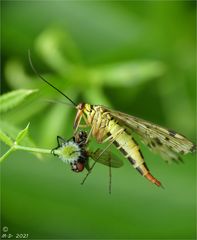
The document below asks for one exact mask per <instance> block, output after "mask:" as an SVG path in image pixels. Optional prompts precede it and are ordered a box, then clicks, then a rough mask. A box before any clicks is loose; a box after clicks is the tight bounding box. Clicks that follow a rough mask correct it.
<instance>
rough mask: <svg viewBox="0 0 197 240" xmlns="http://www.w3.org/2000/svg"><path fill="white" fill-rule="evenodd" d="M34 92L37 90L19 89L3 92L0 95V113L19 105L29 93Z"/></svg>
mask: <svg viewBox="0 0 197 240" xmlns="http://www.w3.org/2000/svg"><path fill="white" fill-rule="evenodd" d="M35 92H37V90H26V89H19V90H15V91H11V92H9V93H6V94H3V95H2V96H1V97H0V105H1V108H0V114H2V113H5V112H7V111H9V110H11V109H12V108H14V107H16V106H18V105H20V104H21V103H22V102H24V101H25V99H26V98H27V97H28V96H29V95H31V94H34V93H35Z"/></svg>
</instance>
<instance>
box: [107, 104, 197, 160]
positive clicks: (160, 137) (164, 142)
mask: <svg viewBox="0 0 197 240" xmlns="http://www.w3.org/2000/svg"><path fill="white" fill-rule="evenodd" d="M103 108H104V110H105V111H107V112H109V113H110V115H111V116H112V117H114V118H115V119H117V120H118V122H119V123H120V124H122V125H124V126H126V127H127V128H129V129H130V130H131V131H133V132H135V133H137V134H138V135H139V136H140V137H141V138H142V141H143V142H144V143H145V144H147V145H148V146H149V147H150V148H151V149H153V150H154V151H155V152H158V153H160V154H161V155H162V156H163V157H164V158H168V159H169V158H171V159H172V158H175V159H176V160H180V159H179V157H178V155H177V153H180V154H186V153H189V152H194V151H195V150H196V146H195V145H194V144H193V143H192V142H191V141H189V140H188V139H187V138H186V137H184V136H183V135H181V134H178V133H176V132H175V131H173V130H169V129H166V128H163V127H161V126H159V125H156V124H153V123H151V122H148V121H145V120H143V119H140V118H137V117H134V116H131V115H128V114H125V113H122V112H118V111H113V110H110V109H108V108H106V107H103Z"/></svg>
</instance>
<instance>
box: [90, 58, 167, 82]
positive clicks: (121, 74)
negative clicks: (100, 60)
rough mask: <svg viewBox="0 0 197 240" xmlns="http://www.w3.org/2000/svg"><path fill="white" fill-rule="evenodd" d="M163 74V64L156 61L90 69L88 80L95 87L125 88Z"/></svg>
mask: <svg viewBox="0 0 197 240" xmlns="http://www.w3.org/2000/svg"><path fill="white" fill-rule="evenodd" d="M164 72H165V66H164V64H163V63H162V62H158V61H152V62H151V61H141V62H121V63H114V64H109V65H104V66H99V67H95V68H92V69H90V70H89V79H91V80H92V82H93V83H94V84H96V85H99V84H102V85H105V86H112V87H114V86H125V87H127V86H133V85H135V84H139V83H142V82H145V81H148V80H151V79H153V78H157V77H161V76H162V75H163V74H164Z"/></svg>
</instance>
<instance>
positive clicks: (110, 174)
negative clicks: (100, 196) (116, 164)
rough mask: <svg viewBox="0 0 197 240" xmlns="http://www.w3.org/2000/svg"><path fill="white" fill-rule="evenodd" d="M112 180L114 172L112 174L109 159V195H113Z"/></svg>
mask: <svg viewBox="0 0 197 240" xmlns="http://www.w3.org/2000/svg"><path fill="white" fill-rule="evenodd" d="M111 179H112V172H111V158H110V159H109V194H111V183H112V181H111Z"/></svg>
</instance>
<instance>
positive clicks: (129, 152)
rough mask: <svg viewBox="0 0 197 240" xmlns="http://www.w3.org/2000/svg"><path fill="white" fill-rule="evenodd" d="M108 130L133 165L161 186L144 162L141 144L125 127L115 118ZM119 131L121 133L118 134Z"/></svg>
mask: <svg viewBox="0 0 197 240" xmlns="http://www.w3.org/2000/svg"><path fill="white" fill-rule="evenodd" d="M108 131H109V132H108V135H112V136H113V139H115V140H114V142H113V143H114V145H115V146H116V147H117V149H119V150H120V151H121V152H122V153H123V155H124V156H125V157H126V158H127V159H128V160H129V161H130V163H131V164H132V165H133V167H134V168H136V169H137V170H138V172H139V173H140V174H141V175H143V176H144V177H146V178H147V179H148V180H149V181H151V182H152V183H154V184H156V185H157V186H161V183H160V182H159V181H158V180H157V179H156V178H154V177H153V176H152V175H151V173H150V172H149V169H148V167H147V166H146V163H145V162H144V158H143V156H142V153H141V151H140V149H139V146H138V144H137V143H136V142H135V140H134V139H133V138H132V136H130V135H129V134H128V133H127V132H126V131H125V129H123V128H122V127H121V126H120V125H119V124H118V123H116V122H115V121H114V120H110V121H109V125H108ZM118 132H119V133H120V134H117V133H118Z"/></svg>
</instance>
